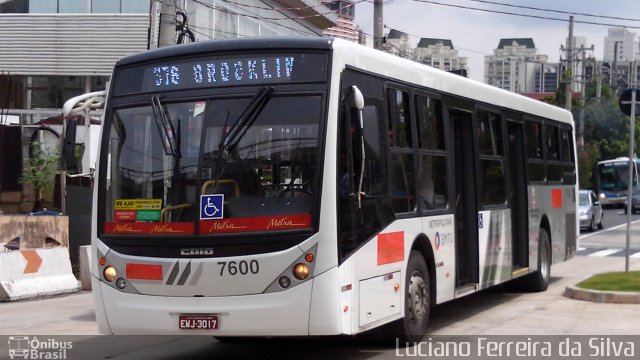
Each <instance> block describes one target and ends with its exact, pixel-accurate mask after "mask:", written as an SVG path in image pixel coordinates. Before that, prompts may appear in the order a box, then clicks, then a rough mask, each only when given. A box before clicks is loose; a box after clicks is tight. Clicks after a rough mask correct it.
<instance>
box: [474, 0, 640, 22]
mask: <svg viewBox="0 0 640 360" xmlns="http://www.w3.org/2000/svg"><path fill="white" fill-rule="evenodd" d="M467 1H473V2H479V3H485V4H491V5H500V6H508V7H512V8H519V9H528V10H535V11H545V12H554V13H558V14H565V15H580V16H588V17H595V18H601V19H613V20H623V21H640V19H633V18H624V17H618V16H608V15H594V14H586V13H579V12H574V11H563V10H552V9H543V8H537V7H533V6H524V5H513V4H505V3H501V2H495V1H486V0H467Z"/></svg>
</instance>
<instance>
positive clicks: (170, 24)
mask: <svg viewBox="0 0 640 360" xmlns="http://www.w3.org/2000/svg"><path fill="white" fill-rule="evenodd" d="M175 44H176V2H175V1H174V0H162V6H161V7H160V32H159V35H158V47H163V46H170V45H175Z"/></svg>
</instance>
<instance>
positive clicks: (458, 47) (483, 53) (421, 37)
mask: <svg viewBox="0 0 640 360" xmlns="http://www.w3.org/2000/svg"><path fill="white" fill-rule="evenodd" d="M384 27H385V28H389V29H394V30H397V31H400V32H402V33H405V34H407V35H409V36H413V37H415V38H418V39H423V38H425V37H424V36H420V35H416V34H412V33H410V32H406V31H404V30H399V29H398V28H397V27H390V26H387V25H385V26H384ZM365 35H368V34H365ZM372 37H373V36H372ZM455 48H456V49H460V50H465V51H469V52H473V53H476V54H481V55H491V54H489V53H487V52H484V51H480V50H473V49H467V48H463V47H460V46H455Z"/></svg>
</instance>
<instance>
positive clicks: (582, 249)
mask: <svg viewBox="0 0 640 360" xmlns="http://www.w3.org/2000/svg"><path fill="white" fill-rule="evenodd" d="M585 250H587V248H586V247H579V248H578V251H585Z"/></svg>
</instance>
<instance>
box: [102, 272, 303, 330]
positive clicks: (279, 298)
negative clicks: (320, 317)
mask: <svg viewBox="0 0 640 360" xmlns="http://www.w3.org/2000/svg"><path fill="white" fill-rule="evenodd" d="M94 280H95V279H94ZM96 284H99V290H98V293H96V294H94V296H95V298H96V309H98V308H100V309H104V312H103V316H97V317H98V323H99V327H100V330H101V332H103V333H111V334H115V335H213V336H300V335H308V334H309V311H310V307H311V292H312V284H313V281H307V282H305V283H303V284H300V285H298V286H296V287H293V288H291V289H289V290H287V291H282V292H277V293H269V294H256V295H246V296H228V297H167V296H149V295H136V294H127V293H123V292H120V291H118V290H116V289H114V288H112V287H110V286H108V285H106V284H104V283H102V282H100V281H95V282H94V289H95V285H96ZM94 292H95V290H94ZM186 314H208V315H217V316H218V328H217V329H206V330H185V329H180V326H179V322H180V316H181V315H186ZM107 329H108V330H109V331H106V330H107Z"/></svg>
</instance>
